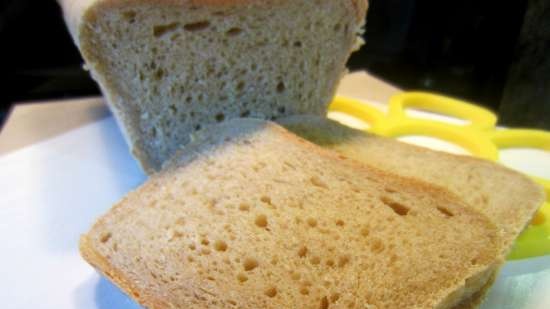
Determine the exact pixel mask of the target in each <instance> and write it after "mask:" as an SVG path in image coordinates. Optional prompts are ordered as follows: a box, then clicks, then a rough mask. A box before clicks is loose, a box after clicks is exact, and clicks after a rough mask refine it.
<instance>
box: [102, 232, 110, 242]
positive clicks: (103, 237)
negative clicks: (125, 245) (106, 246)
mask: <svg viewBox="0 0 550 309" xmlns="http://www.w3.org/2000/svg"><path fill="white" fill-rule="evenodd" d="M111 236H113V235H112V234H111V232H107V233H105V234H103V235H101V237H100V238H99V241H101V242H102V243H106V242H108V241H109V239H111Z"/></svg>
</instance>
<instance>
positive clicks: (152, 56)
mask: <svg viewBox="0 0 550 309" xmlns="http://www.w3.org/2000/svg"><path fill="white" fill-rule="evenodd" d="M59 1H60V2H61V4H62V7H63V9H64V13H65V18H66V21H67V25H68V26H69V29H70V31H71V34H72V36H73V38H74V41H75V42H76V44H77V46H78V47H79V49H80V52H81V54H82V56H83V58H84V60H85V62H86V67H87V68H88V69H89V70H90V72H91V74H92V77H93V78H94V79H95V80H96V81H97V82H98V83H99V85H100V87H101V89H102V92H103V94H104V96H105V98H106V100H107V102H108V103H109V105H110V107H111V109H112V110H113V112H114V114H115V116H116V118H117V120H118V122H119V124H120V127H121V128H122V130H123V132H124V135H125V137H126V139H127V141H128V143H129V145H130V148H131V151H132V153H133V155H134V156H135V157H136V158H137V159H138V160H139V162H140V163H141V165H142V167H143V168H144V169H145V171H146V172H148V173H151V172H153V171H155V170H158V169H159V168H160V166H161V164H162V162H164V161H165V160H166V159H167V158H169V157H170V155H172V154H173V153H174V151H176V149H178V148H179V147H180V146H181V145H183V144H185V143H187V142H188V141H189V134H190V133H192V132H194V131H196V130H199V129H200V128H201V127H204V126H205V125H208V124H211V123H216V122H223V121H224V120H226V119H230V118H235V117H247V116H251V117H260V118H265V119H275V118H277V117H280V116H284V115H294V114H303V113H311V114H318V115H324V114H325V113H326V108H327V105H328V103H330V101H331V98H332V96H333V94H334V91H335V88H336V86H337V83H338V81H339V79H340V77H341V75H342V74H343V72H344V69H345V63H346V61H347V59H348V57H349V55H350V53H351V51H352V50H354V49H356V48H358V46H359V44H360V38H359V37H358V35H359V34H360V33H361V32H362V25H363V23H364V20H365V13H366V9H367V2H366V0H319V1H312V0H139V1H137V0H135V1H127V0H59Z"/></svg>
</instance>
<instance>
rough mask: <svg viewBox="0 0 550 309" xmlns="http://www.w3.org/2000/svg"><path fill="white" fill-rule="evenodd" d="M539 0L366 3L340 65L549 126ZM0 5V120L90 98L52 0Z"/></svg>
mask: <svg viewBox="0 0 550 309" xmlns="http://www.w3.org/2000/svg"><path fill="white" fill-rule="evenodd" d="M549 2H550V1H547V0H522V1H468V0H462V1H441V0H439V1H432V0H425V1H422V0H371V1H370V8H369V12H368V26H367V31H366V41H367V43H366V45H365V46H364V47H363V49H362V50H361V51H360V52H358V53H356V54H354V55H353V56H352V58H351V59H350V61H349V67H350V68H351V69H352V70H359V69H367V70H369V71H370V72H371V73H372V74H374V75H376V76H378V77H380V78H382V79H384V80H386V81H388V82H391V83H393V84H396V85H397V86H399V87H402V88H404V89H422V90H430V91H435V92H439V93H443V94H448V95H451V96H455V97H458V98H462V99H465V100H468V101H471V102H475V103H478V104H481V105H484V106H487V107H488V108H490V109H492V110H494V111H496V112H499V114H500V115H499V116H500V118H501V120H503V122H504V124H507V125H514V126H529V127H546V128H550V126H549V124H550V118H549V117H550V116H549V115H550V99H549V98H550V60H548V59H546V58H550V57H546V55H549V56H550V5H549ZM0 3H2V4H0V12H1V13H0V14H1V15H0V39H1V42H2V47H1V48H0V50H1V51H0V53H1V54H0V62H1V68H2V70H1V73H0V74H1V75H2V79H3V83H2V85H3V87H2V92H1V94H0V123H1V122H2V119H3V118H5V116H6V115H7V111H8V110H9V108H10V105H11V104H12V103H13V102H21V101H29V100H38V99H40V100H47V99H59V98H64V97H77V96H86V95H95V94H99V90H98V88H97V86H96V85H95V83H94V82H93V81H92V80H91V79H90V77H89V75H88V74H87V73H86V72H85V71H83V70H82V59H81V58H80V55H79V53H78V51H77V49H76V47H75V46H74V44H73V43H72V41H71V39H70V37H69V34H68V32H67V30H66V28H65V25H64V23H63V19H62V17H61V12H60V9H59V7H58V5H57V3H56V2H55V1H54V0H3V2H0ZM526 16H527V17H526Z"/></svg>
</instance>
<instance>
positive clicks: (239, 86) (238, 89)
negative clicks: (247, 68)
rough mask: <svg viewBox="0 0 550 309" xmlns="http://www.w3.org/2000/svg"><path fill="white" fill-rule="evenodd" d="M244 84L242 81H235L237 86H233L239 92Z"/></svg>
mask: <svg viewBox="0 0 550 309" xmlns="http://www.w3.org/2000/svg"><path fill="white" fill-rule="evenodd" d="M244 85H245V83H244V82H243V81H239V82H238V83H237V86H236V87H235V90H237V91H239V92H240V91H243V89H244Z"/></svg>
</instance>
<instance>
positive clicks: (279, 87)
mask: <svg viewBox="0 0 550 309" xmlns="http://www.w3.org/2000/svg"><path fill="white" fill-rule="evenodd" d="M285 89H286V87H285V83H283V82H279V83H278V84H277V92H278V93H282V92H284V91H285Z"/></svg>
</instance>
